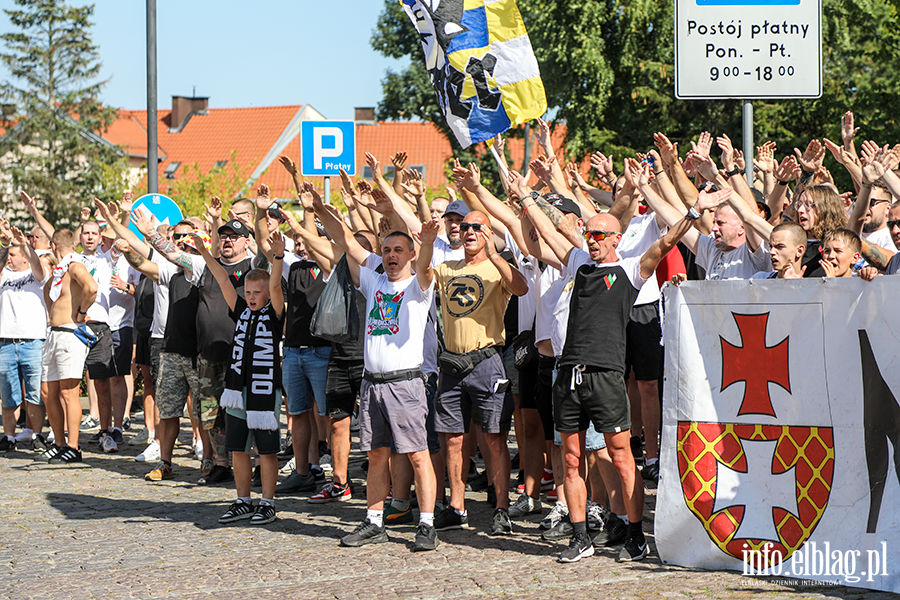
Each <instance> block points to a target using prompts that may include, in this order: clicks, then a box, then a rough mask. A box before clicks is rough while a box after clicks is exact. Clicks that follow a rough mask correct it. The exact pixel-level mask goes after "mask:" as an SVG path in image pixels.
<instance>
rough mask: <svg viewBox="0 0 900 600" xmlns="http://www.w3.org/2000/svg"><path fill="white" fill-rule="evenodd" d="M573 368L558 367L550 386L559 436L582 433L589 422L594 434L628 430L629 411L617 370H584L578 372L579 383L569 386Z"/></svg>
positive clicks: (629, 425) (588, 368) (622, 382)
mask: <svg viewBox="0 0 900 600" xmlns="http://www.w3.org/2000/svg"><path fill="white" fill-rule="evenodd" d="M573 374H575V368H574V367H573V366H572V365H566V366H564V367H560V368H559V373H558V374H557V377H556V383H554V384H553V420H554V422H555V423H556V430H557V431H559V432H560V433H578V432H579V431H586V430H587V428H588V424H590V423H593V424H594V429H596V430H597V432H598V433H619V432H621V431H628V430H630V429H631V411H630V406H629V402H628V393H627V392H626V391H625V378H624V376H623V375H622V373H620V372H619V371H610V370H608V369H599V368H596V367H587V368H586V369H585V370H584V371H581V372H580V373H578V375H580V376H581V382H580V383H578V379H577V376H576V381H575V385H574V389H572V388H573V385H572V376H573Z"/></svg>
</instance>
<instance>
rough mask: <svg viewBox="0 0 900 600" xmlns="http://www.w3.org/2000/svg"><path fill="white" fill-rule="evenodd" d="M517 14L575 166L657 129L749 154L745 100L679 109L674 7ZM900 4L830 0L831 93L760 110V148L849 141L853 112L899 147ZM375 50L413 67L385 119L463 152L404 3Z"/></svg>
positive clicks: (827, 50)
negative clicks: (725, 142)
mask: <svg viewBox="0 0 900 600" xmlns="http://www.w3.org/2000/svg"><path fill="white" fill-rule="evenodd" d="M517 4H518V6H519V10H520V12H521V13H522V17H523V19H524V20H525V24H526V26H527V27H528V33H529V36H530V38H531V42H532V46H533V47H534V50H535V56H536V57H537V60H538V64H539V65H540V69H541V76H542V79H543V81H544V87H545V88H546V91H547V101H548V105H549V107H550V112H551V114H553V115H554V121H555V123H557V124H559V123H565V125H566V149H567V150H568V151H569V153H570V155H571V156H573V157H583V156H585V155H586V154H587V153H589V152H591V151H594V150H602V151H603V152H605V153H614V154H616V155H617V156H621V155H622V154H626V153H633V152H635V151H644V150H646V149H647V148H648V147H650V146H651V144H652V134H653V133H654V132H656V131H663V132H666V133H667V134H668V135H669V136H670V138H671V139H672V140H673V141H678V142H681V145H682V147H685V146H687V145H688V144H687V142H688V141H689V140H690V139H691V138H695V137H696V135H697V134H699V133H700V132H701V131H704V130H709V131H710V132H712V133H714V134H720V133H728V134H729V136H731V138H732V140H733V141H734V144H735V147H738V148H739V147H741V145H742V140H741V102H740V101H739V100H709V101H699V100H693V101H682V100H676V99H675V96H674V85H675V71H674V23H673V17H674V15H673V11H674V6H673V3H672V2H659V0H627V1H626V0H518V2H517ZM898 4H900V0H824V1H823V5H824V6H823V40H822V46H823V61H824V65H823V95H822V97H821V98H819V99H815V100H780V101H776V100H771V101H755V102H754V112H755V119H754V129H755V141H756V143H757V145H759V143H761V142H762V141H763V140H774V141H775V142H777V143H778V146H779V154H785V153H787V152H789V151H790V150H791V149H792V148H793V147H794V146H801V145H804V146H805V144H806V142H808V141H809V140H810V139H811V138H813V137H822V136H828V137H830V138H831V139H834V140H839V139H840V117H841V115H842V114H843V113H844V112H845V111H847V110H850V111H853V112H854V113H855V114H856V117H857V118H856V120H857V125H859V126H860V127H861V129H860V133H859V135H860V136H865V138H867V139H874V140H876V141H879V142H880V143H882V144H883V143H887V142H891V143H895V142H900V139H898V138H900V130H898V125H897V120H896V117H895V112H896V111H895V109H894V98H896V97H897V92H898V87H900V78H898V77H897V76H896V73H898V72H900V70H898V67H900V26H898V23H900V20H898V16H897V5H898ZM372 46H373V47H374V48H375V49H376V50H378V51H380V52H382V53H383V54H385V55H386V56H390V57H393V58H400V57H409V58H411V64H410V65H409V66H408V67H407V68H406V69H404V70H403V71H401V72H399V73H398V72H391V71H389V72H388V73H387V75H386V76H385V78H384V80H383V82H382V83H383V97H382V100H381V103H380V104H379V106H378V113H377V114H378V118H380V119H419V120H424V121H431V122H433V123H435V125H437V126H438V127H439V128H440V129H441V131H443V132H444V133H445V134H447V137H448V139H450V140H451V143H454V142H453V139H452V135H450V134H449V131H448V129H447V126H446V123H445V122H444V119H443V116H442V115H441V113H440V111H439V109H438V106H437V103H436V101H435V99H434V93H433V91H432V90H431V86H430V83H429V81H428V76H427V73H426V72H425V69H424V66H423V61H422V49H421V45H420V43H419V40H418V37H417V35H416V32H415V29H414V28H413V26H412V24H411V23H410V22H409V19H408V17H407V16H406V14H405V13H404V12H403V10H402V8H401V7H400V4H399V2H397V1H396V0H385V7H384V10H383V12H382V14H381V17H380V18H379V21H378V24H377V26H376V29H375V31H374V33H373V37H372ZM457 149H458V146H456V145H455V144H454V150H457ZM488 162H490V161H485V163H484V164H486V163H488ZM835 175H836V176H843V174H842V173H841V174H839V173H837V172H836V173H835ZM848 182H849V180H848ZM839 183H841V182H840V181H839Z"/></svg>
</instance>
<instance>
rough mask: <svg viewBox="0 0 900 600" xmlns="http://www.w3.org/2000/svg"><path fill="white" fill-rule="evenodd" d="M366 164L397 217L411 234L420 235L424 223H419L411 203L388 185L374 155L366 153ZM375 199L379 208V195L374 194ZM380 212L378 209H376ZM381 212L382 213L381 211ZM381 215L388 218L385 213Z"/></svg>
mask: <svg viewBox="0 0 900 600" xmlns="http://www.w3.org/2000/svg"><path fill="white" fill-rule="evenodd" d="M366 162H367V163H368V164H369V168H370V169H371V171H372V176H373V177H374V179H375V184H376V185H378V187H379V188H380V190H381V191H382V192H383V193H384V195H385V196H386V197H387V199H388V200H389V201H390V204H391V207H392V208H393V210H394V213H395V215H396V216H397V217H398V218H399V219H400V220H401V221H403V223H404V224H405V225H406V227H407V228H408V229H409V231H410V232H411V233H419V231H420V230H421V229H422V223H421V221H419V219H418V217H416V215H415V213H413V212H412V209H411V208H410V206H409V203H408V202H407V201H406V200H404V199H403V198H402V197H401V196H400V194H398V193H397V192H395V191H394V188H393V187H392V186H391V185H390V184H388V182H387V180H386V179H385V178H384V174H382V173H381V165H380V163H379V162H378V159H376V158H375V157H374V156H373V155H371V154H369V153H368V152H366ZM373 198H374V199H375V205H376V207H377V206H378V201H379V197H378V194H375V193H373ZM375 210H378V208H375ZM379 212H381V211H379ZM381 214H383V215H385V216H388V215H387V214H385V213H384V212H382V213H381Z"/></svg>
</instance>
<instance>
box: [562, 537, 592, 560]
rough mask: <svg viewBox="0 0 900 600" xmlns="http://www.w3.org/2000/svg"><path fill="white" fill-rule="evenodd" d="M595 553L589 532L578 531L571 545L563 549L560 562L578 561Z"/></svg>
mask: <svg viewBox="0 0 900 600" xmlns="http://www.w3.org/2000/svg"><path fill="white" fill-rule="evenodd" d="M593 555H594V546H593V545H591V538H590V537H589V536H588V534H587V533H576V534H575V535H573V536H572V540H571V541H570V542H569V547H568V548H566V549H565V550H563V551H562V553H561V554H560V555H559V562H562V563H573V562H578V561H579V560H581V559H582V558H584V557H586V556H593Z"/></svg>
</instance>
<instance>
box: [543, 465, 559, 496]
mask: <svg viewBox="0 0 900 600" xmlns="http://www.w3.org/2000/svg"><path fill="white" fill-rule="evenodd" d="M554 487H556V485H555V484H554V483H553V471H548V470H547V469H544V474H543V475H541V491H542V492H549V491H550V490H552V489H553V488H554Z"/></svg>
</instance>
